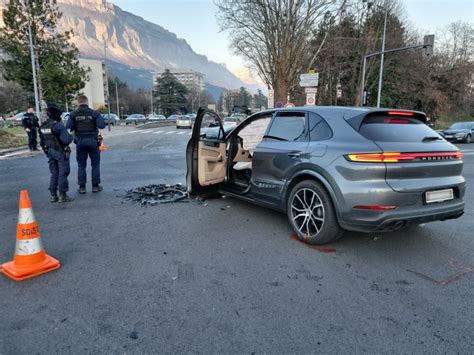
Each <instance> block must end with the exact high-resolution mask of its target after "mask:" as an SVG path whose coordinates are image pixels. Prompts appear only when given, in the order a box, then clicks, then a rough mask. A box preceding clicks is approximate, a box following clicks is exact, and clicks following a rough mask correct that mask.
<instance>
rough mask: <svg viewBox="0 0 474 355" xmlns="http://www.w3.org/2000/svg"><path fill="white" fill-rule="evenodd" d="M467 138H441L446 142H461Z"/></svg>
mask: <svg viewBox="0 0 474 355" xmlns="http://www.w3.org/2000/svg"><path fill="white" fill-rule="evenodd" d="M466 137H467V136H462V137H456V136H443V138H444V139H446V140H447V141H448V142H462V141H464V140H466Z"/></svg>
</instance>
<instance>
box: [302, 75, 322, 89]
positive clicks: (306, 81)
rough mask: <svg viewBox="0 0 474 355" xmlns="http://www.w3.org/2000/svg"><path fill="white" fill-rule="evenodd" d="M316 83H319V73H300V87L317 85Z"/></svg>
mask: <svg viewBox="0 0 474 355" xmlns="http://www.w3.org/2000/svg"><path fill="white" fill-rule="evenodd" d="M318 83H319V73H314V74H301V75H300V86H301V87H311V86H318Z"/></svg>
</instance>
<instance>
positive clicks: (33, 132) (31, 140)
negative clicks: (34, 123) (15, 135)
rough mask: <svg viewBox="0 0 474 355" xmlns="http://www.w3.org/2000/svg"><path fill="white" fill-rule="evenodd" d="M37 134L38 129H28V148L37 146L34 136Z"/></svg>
mask: <svg viewBox="0 0 474 355" xmlns="http://www.w3.org/2000/svg"><path fill="white" fill-rule="evenodd" d="M37 135H38V131H37V130H36V128H30V131H29V132H28V148H30V150H31V149H37V147H38V142H37V140H36V137H37Z"/></svg>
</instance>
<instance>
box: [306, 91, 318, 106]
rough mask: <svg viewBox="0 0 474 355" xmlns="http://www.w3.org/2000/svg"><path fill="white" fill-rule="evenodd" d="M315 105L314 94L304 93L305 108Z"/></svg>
mask: <svg viewBox="0 0 474 355" xmlns="http://www.w3.org/2000/svg"><path fill="white" fill-rule="evenodd" d="M315 104H316V93H306V106H314V105H315Z"/></svg>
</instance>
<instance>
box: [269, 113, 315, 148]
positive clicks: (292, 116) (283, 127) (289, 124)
mask: <svg viewBox="0 0 474 355" xmlns="http://www.w3.org/2000/svg"><path fill="white" fill-rule="evenodd" d="M305 121H306V117H305V114H304V113H302V112H280V113H277V114H276V116H275V117H274V119H273V122H272V124H271V126H270V130H269V131H268V133H267V134H266V135H265V136H264V137H263V138H264V139H265V140H278V141H288V142H297V141H302V140H305V139H306V136H307V134H306V133H307V132H306V125H305Z"/></svg>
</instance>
